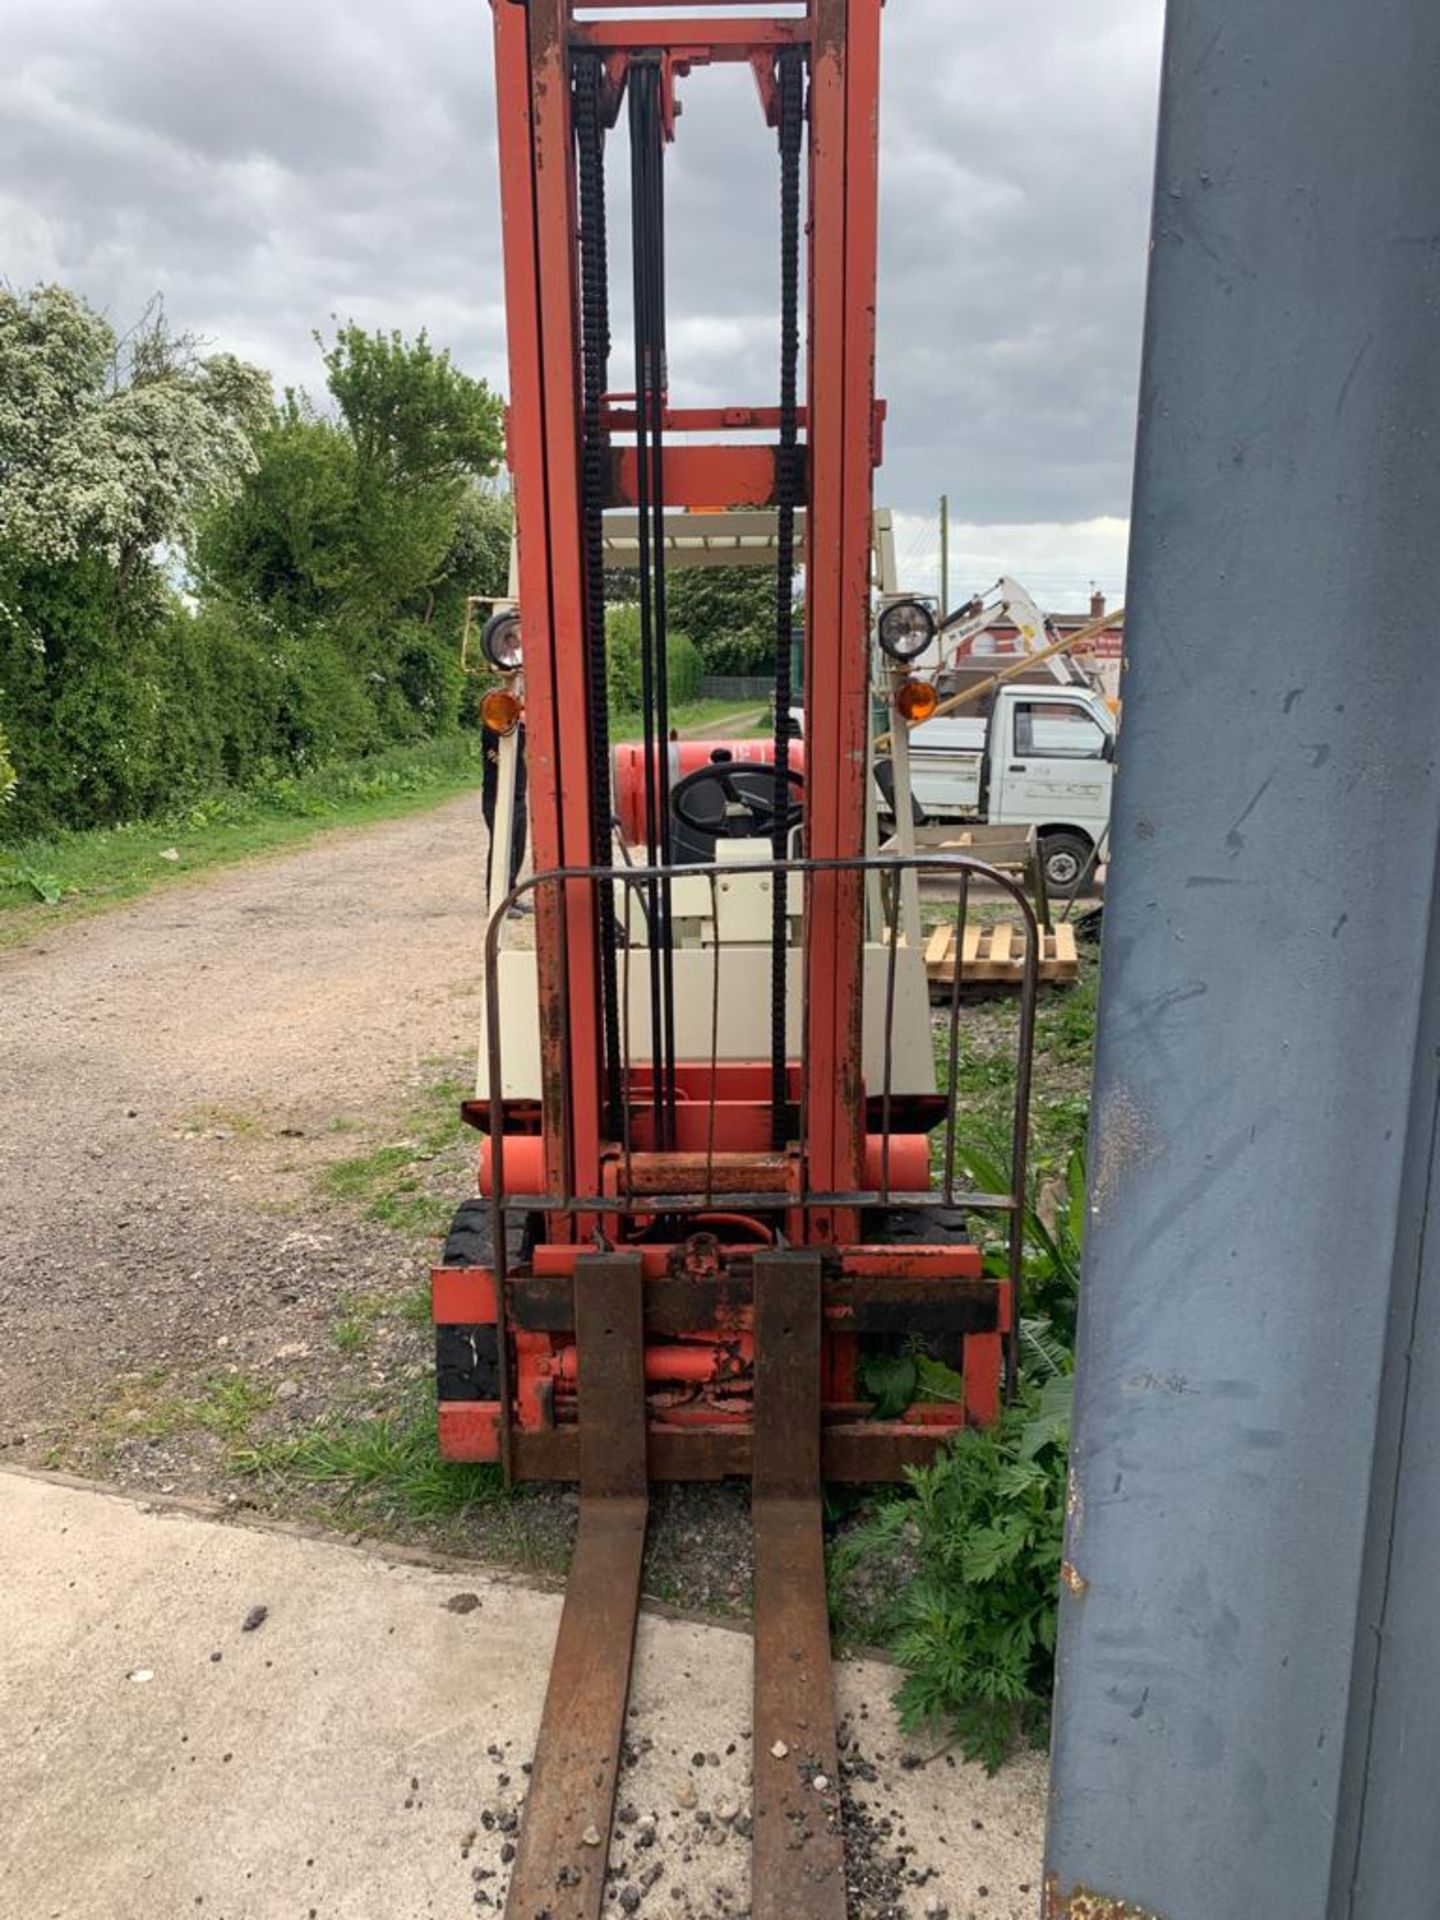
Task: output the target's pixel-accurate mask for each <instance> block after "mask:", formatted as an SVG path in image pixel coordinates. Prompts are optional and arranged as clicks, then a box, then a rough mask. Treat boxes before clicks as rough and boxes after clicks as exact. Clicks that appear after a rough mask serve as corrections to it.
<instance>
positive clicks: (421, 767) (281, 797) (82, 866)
mask: <svg viewBox="0 0 1440 1920" xmlns="http://www.w3.org/2000/svg"><path fill="white" fill-rule="evenodd" d="M479 778H480V762H479V746H478V738H477V736H475V735H473V734H464V735H455V736H453V737H451V738H449V739H445V740H432V741H424V742H419V743H416V744H415V745H413V746H404V747H393V748H391V749H390V750H389V751H387V752H385V753H379V754H374V755H372V756H371V757H370V758H368V759H365V760H356V761H346V762H339V763H337V764H335V765H333V766H328V767H318V768H316V769H315V770H314V771H313V772H311V773H306V774H296V775H279V776H276V777H275V778H274V779H273V780H271V781H270V782H269V783H268V784H267V785H266V786H265V787H263V788H260V789H257V790H256V791H254V792H243V793H242V792H231V793H219V794H213V795H210V796H209V797H207V798H204V799H198V800H196V801H194V802H193V803H191V804H190V805H188V806H185V807H181V808H178V809H176V810H175V811H173V812H171V813H169V814H167V815H166V816H165V817H164V818H162V819H159V820H147V821H138V822H136V823H134V824H133V825H129V826H119V827H108V828H97V829H96V830H94V831H93V832H88V833H59V834H55V835H53V836H50V837H48V838H36V839H29V840H22V841H18V842H14V843H12V844H9V845H0V947H5V946H11V945H14V944H15V943H16V942H18V941H20V940H24V939H27V938H29V937H30V936H31V935H32V934H33V933H35V932H37V931H39V930H41V929H42V928H45V927H49V926H53V925H54V924H55V923H56V922H57V921H61V920H69V919H74V918H76V917H77V916H79V915H82V914H87V913H94V912H97V911H99V910H100V909H102V908H104V907H108V906H112V905H114V904H115V903H117V902H119V901H122V900H132V899H134V898H136V897H137V896H138V895H140V894H143V893H148V892H149V891H150V890H151V889H152V888H155V887H161V886H167V885H173V884H174V883H175V882H176V881H177V880H182V879H184V878H186V877H187V876H189V875H191V874H195V873H199V872H203V871H204V870H206V869H207V868H210V867H216V866H224V865H228V864H230V863H231V862H232V861H236V860H244V859H247V858H248V857H250V856H251V855H254V854H260V853H269V852H272V851H278V850H280V849H283V848H286V847H291V846H295V845H297V844H299V843H301V842H303V841H306V840H309V839H312V838H313V837H314V836H315V835H316V834H317V833H319V832H321V831H323V830H325V829H326V828H329V827H341V826H364V825H368V824H369V823H371V822H373V821H378V820H388V819H393V818H396V817H397V816H399V815H401V814H406V813H413V812H416V811H418V810H420V809H421V808H424V807H430V806H435V805H437V804H438V803H439V802H440V801H442V800H445V799H448V798H449V797H450V796H451V795H452V794H456V793H460V792H463V791H464V790H465V789H466V788H468V787H474V786H477V785H478V783H479ZM171 855H174V856H178V857H174V858H171V857H168V856H171Z"/></svg>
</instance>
